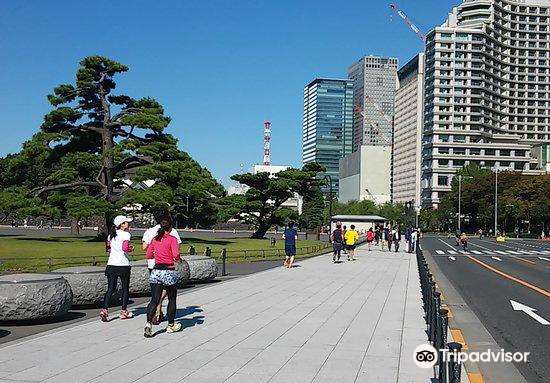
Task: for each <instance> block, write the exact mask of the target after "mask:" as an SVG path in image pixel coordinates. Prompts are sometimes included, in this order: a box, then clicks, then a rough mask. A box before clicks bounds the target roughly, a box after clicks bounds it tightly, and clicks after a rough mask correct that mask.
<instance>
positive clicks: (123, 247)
mask: <svg viewBox="0 0 550 383" xmlns="http://www.w3.org/2000/svg"><path fill="white" fill-rule="evenodd" d="M132 220H133V219H132V218H130V217H125V216H123V215H117V216H116V217H115V219H114V220H113V226H112V227H111V231H110V232H109V236H108V237H107V252H108V253H109V260H108V261H107V267H106V268H105V276H107V286H108V287H107V292H106V293H105V299H104V300H103V310H101V312H100V313H99V316H100V317H101V320H102V321H103V322H107V321H108V320H109V312H108V311H107V310H108V308H109V303H110V301H111V296H112V295H113V293H114V292H115V291H116V287H117V281H118V278H120V282H121V284H122V311H121V312H120V315H119V318H120V319H129V318H132V317H133V316H134V315H133V314H132V312H130V311H128V310H127V306H128V298H129V295H130V260H129V259H128V254H129V253H131V252H132V251H134V248H133V247H132V246H131V245H130V238H131V235H130V233H129V232H128V229H129V228H130V224H129V222H132Z"/></svg>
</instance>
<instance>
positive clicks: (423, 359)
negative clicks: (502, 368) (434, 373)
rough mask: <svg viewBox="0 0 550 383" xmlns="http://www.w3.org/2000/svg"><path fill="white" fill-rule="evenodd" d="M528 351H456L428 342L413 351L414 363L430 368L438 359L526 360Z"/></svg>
mask: <svg viewBox="0 0 550 383" xmlns="http://www.w3.org/2000/svg"><path fill="white" fill-rule="evenodd" d="M530 354H531V353H530V352H509V351H505V350H503V349H501V350H497V351H492V350H487V351H483V352H476V351H472V352H468V353H466V352H462V351H461V352H457V351H449V349H446V348H445V349H442V350H439V352H437V350H436V349H435V348H434V347H433V346H430V345H429V344H421V345H420V346H418V347H417V348H416V349H415V350H414V353H413V360H414V363H415V364H416V365H417V366H418V367H420V368H432V367H433V366H435V365H436V364H437V361H438V360H439V359H440V360H441V361H442V362H450V361H451V360H452V361H455V362H459V363H464V362H467V361H470V362H527V358H528V357H529V355H530Z"/></svg>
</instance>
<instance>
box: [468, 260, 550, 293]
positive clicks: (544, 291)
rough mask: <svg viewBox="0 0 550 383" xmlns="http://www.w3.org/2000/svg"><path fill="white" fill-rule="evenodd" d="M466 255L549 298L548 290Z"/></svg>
mask: <svg viewBox="0 0 550 383" xmlns="http://www.w3.org/2000/svg"><path fill="white" fill-rule="evenodd" d="M467 257H468V258H470V259H471V260H472V261H474V262H476V263H478V264H480V265H481V266H483V267H485V268H486V269H488V270H491V271H492V272H494V273H497V274H498V275H501V276H503V277H504V278H508V279H509V280H511V281H514V282H516V283H519V284H520V285H523V286H525V287H528V288H530V289H531V290H534V291H536V292H537V293H540V294H542V295H544V296H546V297H548V298H550V292H548V291H546V290H544V289H541V288H540V287H537V286H534V285H532V284H530V283H529V282H525V281H523V280H521V279H519V278H516V277H514V276H511V275H510V274H506V273H504V272H502V271H500V270H497V269H495V268H494V267H492V266H489V265H488V264H486V263H484V262H482V261H480V260H479V259H476V258H474V257H472V256H471V255H467Z"/></svg>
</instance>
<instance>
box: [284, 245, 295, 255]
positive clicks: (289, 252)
mask: <svg viewBox="0 0 550 383" xmlns="http://www.w3.org/2000/svg"><path fill="white" fill-rule="evenodd" d="M285 254H286V256H287V257H292V256H294V255H296V246H285Z"/></svg>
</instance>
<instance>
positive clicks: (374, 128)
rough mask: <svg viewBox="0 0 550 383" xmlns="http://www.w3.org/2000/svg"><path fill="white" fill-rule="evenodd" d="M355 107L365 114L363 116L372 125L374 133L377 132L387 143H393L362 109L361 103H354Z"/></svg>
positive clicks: (361, 113)
mask: <svg viewBox="0 0 550 383" xmlns="http://www.w3.org/2000/svg"><path fill="white" fill-rule="evenodd" d="M353 107H354V108H355V110H356V111H357V112H358V113H359V114H360V115H361V116H363V118H364V119H365V120H366V121H367V123H368V124H369V125H370V126H371V129H372V130H373V131H374V133H376V134H377V135H379V136H381V137H382V139H383V140H384V141H386V143H387V144H388V145H391V143H390V141H389V140H388V139H387V138H386V137H384V136H383V135H382V134H381V132H380V128H379V127H378V126H377V125H375V124H374V123H373V122H372V121H371V120H370V119H369V118H368V117H367V114H366V113H365V112H364V111H363V109H361V107H360V106H359V104H353Z"/></svg>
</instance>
